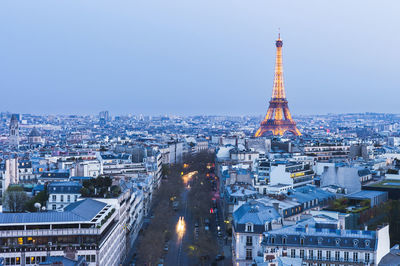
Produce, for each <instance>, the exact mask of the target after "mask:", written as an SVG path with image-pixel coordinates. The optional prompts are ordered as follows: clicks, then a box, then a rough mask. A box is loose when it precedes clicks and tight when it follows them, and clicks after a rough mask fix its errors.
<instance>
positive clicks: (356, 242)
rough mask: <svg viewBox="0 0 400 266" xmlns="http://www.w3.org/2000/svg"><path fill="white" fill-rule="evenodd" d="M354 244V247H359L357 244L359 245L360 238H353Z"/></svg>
mask: <svg viewBox="0 0 400 266" xmlns="http://www.w3.org/2000/svg"><path fill="white" fill-rule="evenodd" d="M353 245H354V247H357V246H358V240H357V239H354V240H353Z"/></svg>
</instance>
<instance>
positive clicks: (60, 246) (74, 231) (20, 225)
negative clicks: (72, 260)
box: [0, 199, 126, 266]
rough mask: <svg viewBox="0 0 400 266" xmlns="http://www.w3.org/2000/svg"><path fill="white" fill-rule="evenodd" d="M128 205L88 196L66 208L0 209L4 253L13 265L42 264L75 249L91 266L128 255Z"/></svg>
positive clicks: (0, 245) (116, 261) (0, 242)
mask: <svg viewBox="0 0 400 266" xmlns="http://www.w3.org/2000/svg"><path fill="white" fill-rule="evenodd" d="M123 207H124V205H123V204H121V205H119V206H118V205H112V204H107V203H104V202H101V201H98V200H93V199H85V200H81V201H78V202H74V203H71V204H70V205H69V206H67V207H66V208H65V209H64V211H63V212H36V213H0V256H1V257H3V258H5V261H9V262H10V264H9V265H38V264H39V263H40V262H42V261H45V260H46V258H47V257H48V256H65V252H66V251H67V250H71V249H72V250H74V251H75V252H76V255H77V256H84V257H85V259H86V261H87V263H88V265H89V266H98V265H100V266H102V265H107V266H108V265H111V266H113V265H115V266H116V265H120V263H122V261H123V259H124V258H125V253H126V243H125V238H124V236H125V231H124V230H121V228H122V225H123V223H124V222H125V220H124V211H125V210H124V208H123Z"/></svg>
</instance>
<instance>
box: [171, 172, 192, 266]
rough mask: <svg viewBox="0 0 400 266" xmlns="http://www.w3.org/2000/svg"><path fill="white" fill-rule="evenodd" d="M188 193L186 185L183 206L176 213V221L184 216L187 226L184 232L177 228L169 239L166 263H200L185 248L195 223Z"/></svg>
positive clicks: (178, 265)
mask: <svg viewBox="0 0 400 266" xmlns="http://www.w3.org/2000/svg"><path fill="white" fill-rule="evenodd" d="M184 179H185V177H184ZM188 184H190V182H188ZM188 193H189V188H188V187H185V189H184V191H183V192H182V195H181V206H182V207H181V208H179V210H178V211H177V212H176V215H175V222H176V224H177V225H178V223H179V219H182V218H181V217H183V221H184V224H185V226H184V227H185V228H184V231H183V232H182V230H176V232H175V233H174V235H173V237H172V239H171V240H170V241H169V243H168V253H167V255H166V257H165V265H176V266H181V265H185V266H186V265H198V263H197V262H196V261H194V260H193V258H192V257H189V256H188V254H187V252H186V250H185V246H187V245H186V243H190V242H191V241H192V239H193V234H194V223H195V221H194V219H193V217H192V215H191V213H190V211H188V206H187V197H188Z"/></svg>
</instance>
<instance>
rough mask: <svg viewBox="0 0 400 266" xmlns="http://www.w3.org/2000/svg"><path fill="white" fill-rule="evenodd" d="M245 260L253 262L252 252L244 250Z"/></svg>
mask: <svg viewBox="0 0 400 266" xmlns="http://www.w3.org/2000/svg"><path fill="white" fill-rule="evenodd" d="M246 260H253V250H252V249H246Z"/></svg>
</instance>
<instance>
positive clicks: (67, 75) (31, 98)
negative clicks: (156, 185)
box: [0, 1, 400, 116]
mask: <svg viewBox="0 0 400 266" xmlns="http://www.w3.org/2000/svg"><path fill="white" fill-rule="evenodd" d="M50 3H51V5H50V8H51V9H52V12H51V13H48V12H47V11H46V10H47V9H46V7H47V5H48V4H50ZM93 3H94V2H90V1H89V2H86V3H75V4H74V5H70V4H68V3H67V2H57V3H52V2H48V1H43V2H40V3H31V2H25V3H24V8H21V7H20V5H19V4H18V3H16V2H14V1H8V2H7V1H5V2H2V3H1V4H0V25H2V26H0V34H1V35H2V36H3V41H2V42H1V43H0V57H1V61H0V73H1V74H0V87H1V88H2V91H3V97H4V98H6V99H14V100H13V101H5V102H4V103H3V107H2V109H3V110H4V111H6V110H9V111H10V112H16V113H38V114H45V113H51V114H97V113H98V112H99V111H101V110H109V111H110V112H111V113H112V114H129V113H132V114H140V113H143V114H146V115H157V114H174V115H199V114H207V115H228V114H229V115H257V116H258V115H260V116H261V115H264V113H265V109H266V108H267V106H268V100H269V98H270V97H271V88H272V84H273V69H274V52H275V49H274V44H273V43H274V40H275V39H276V36H277V33H278V28H281V34H282V37H283V38H284V40H285V51H284V53H283V60H284V61H285V83H286V90H287V93H288V100H289V102H290V103H291V104H290V108H291V111H292V112H293V113H294V114H295V115H304V114H327V113H349V112H351V113H354V112H367V111H368V112H379V113H398V111H397V101H396V97H391V96H395V95H396V93H397V88H398V87H399V82H398V80H397V78H396V76H397V73H396V70H397V67H398V62H400V60H399V59H400V58H399V54H398V53H397V52H396V51H397V50H396V49H397V48H396V47H397V46H398V45H399V44H400V37H399V36H397V35H394V34H391V33H392V32H396V29H397V27H396V25H400V21H399V20H400V18H398V17H397V14H396V13H395V10H396V8H395V6H397V5H398V4H397V3H395V2H394V1H386V2H384V3H379V4H378V3H374V2H373V1H362V2H361V1H354V2H351V3H348V2H344V1H340V2H335V4H332V3H329V4H326V3H319V2H318V1H304V2H302V3H289V2H282V3H275V2H264V1H254V2H252V3H251V4H248V3H242V2H235V3H231V4H230V5H227V3H228V2H225V1H222V2H219V3H212V5H211V3H209V4H210V5H211V6H212V7H214V8H210V5H208V4H206V3H204V5H202V4H195V3H184V2H182V1H169V2H168V3H163V2H159V3H158V4H157V5H154V6H153V5H151V4H147V3H123V4H120V5H109V4H107V3H105V2H96V5H93ZM344 6H345V7H346V8H344ZM177 8H179V9H180V12H175V9H177ZM298 10H302V12H298ZM181 11H183V12H181ZM204 17H206V18H207V19H206V20H205V19H203V18H204ZM69 18H75V19H73V20H71V19H69ZM155 18H158V19H155ZM5 25H6V26H5ZM382 51H384V52H383V53H382Z"/></svg>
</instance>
